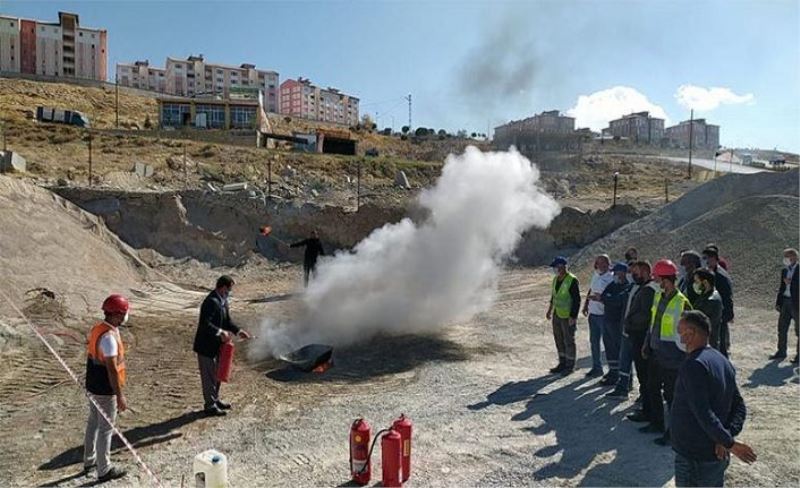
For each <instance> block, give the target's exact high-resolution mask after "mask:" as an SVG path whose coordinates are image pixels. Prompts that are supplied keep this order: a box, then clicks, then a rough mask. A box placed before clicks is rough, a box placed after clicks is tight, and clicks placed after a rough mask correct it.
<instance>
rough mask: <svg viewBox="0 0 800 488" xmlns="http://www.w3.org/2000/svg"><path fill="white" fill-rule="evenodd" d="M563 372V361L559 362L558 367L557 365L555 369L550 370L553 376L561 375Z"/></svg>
mask: <svg viewBox="0 0 800 488" xmlns="http://www.w3.org/2000/svg"><path fill="white" fill-rule="evenodd" d="M563 370H564V363H562V362H561V361H559V362H558V365H556V367H555V368H550V373H551V374H556V373H560V372H562V371H563Z"/></svg>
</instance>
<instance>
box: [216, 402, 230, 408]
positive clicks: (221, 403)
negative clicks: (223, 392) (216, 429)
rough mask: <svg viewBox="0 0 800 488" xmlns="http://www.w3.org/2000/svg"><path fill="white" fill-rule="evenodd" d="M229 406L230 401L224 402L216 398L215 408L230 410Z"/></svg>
mask: <svg viewBox="0 0 800 488" xmlns="http://www.w3.org/2000/svg"><path fill="white" fill-rule="evenodd" d="M231 406H232V405H231V404H230V403H225V402H223V401H222V400H217V408H219V409H221V410H230V409H231Z"/></svg>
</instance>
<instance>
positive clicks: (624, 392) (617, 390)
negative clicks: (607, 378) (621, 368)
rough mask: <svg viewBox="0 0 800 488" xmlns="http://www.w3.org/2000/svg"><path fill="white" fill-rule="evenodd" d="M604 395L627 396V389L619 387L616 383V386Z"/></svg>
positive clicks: (612, 396)
mask: <svg viewBox="0 0 800 488" xmlns="http://www.w3.org/2000/svg"><path fill="white" fill-rule="evenodd" d="M606 396H607V397H611V398H628V390H626V389H625V388H620V387H619V385H617V387H616V388H614V390H613V391H611V392H609V393H607V394H606Z"/></svg>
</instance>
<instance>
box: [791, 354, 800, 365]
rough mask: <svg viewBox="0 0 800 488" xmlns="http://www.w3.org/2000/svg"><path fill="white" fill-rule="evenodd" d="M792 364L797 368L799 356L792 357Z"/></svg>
mask: <svg viewBox="0 0 800 488" xmlns="http://www.w3.org/2000/svg"><path fill="white" fill-rule="evenodd" d="M792 364H794V365H795V366H797V365H798V364H800V355H796V356H795V357H794V359H792Z"/></svg>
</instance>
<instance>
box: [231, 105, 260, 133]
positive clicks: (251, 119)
mask: <svg viewBox="0 0 800 488" xmlns="http://www.w3.org/2000/svg"><path fill="white" fill-rule="evenodd" d="M255 120H256V108H255V107H231V128H234V129H251V128H253V126H254V123H255Z"/></svg>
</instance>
